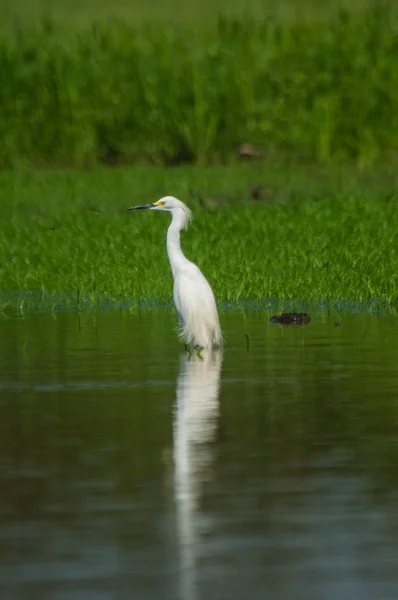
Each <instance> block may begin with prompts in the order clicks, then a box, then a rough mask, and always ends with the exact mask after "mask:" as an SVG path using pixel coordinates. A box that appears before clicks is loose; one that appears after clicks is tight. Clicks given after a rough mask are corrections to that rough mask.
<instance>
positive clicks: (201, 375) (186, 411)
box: [173, 351, 222, 600]
mask: <svg viewBox="0 0 398 600" xmlns="http://www.w3.org/2000/svg"><path fill="white" fill-rule="evenodd" d="M221 362H222V355H221V352H220V351H216V352H207V351H203V352H202V358H200V357H198V356H192V357H191V358H188V357H187V356H184V357H183V358H182V361H181V370H180V375H179V378H178V381H177V401H176V406H175V413H174V435H173V447H174V468H175V476H174V485H175V499H176V511H177V527H178V542H179V548H180V560H181V598H182V599H184V600H194V598H195V597H196V590H195V587H196V583H195V567H196V549H197V548H196V546H197V543H198V532H197V528H198V518H199V496H200V491H201V487H202V484H203V483H204V482H205V481H206V479H207V478H208V476H209V469H210V467H211V462H212V448H211V446H210V444H211V442H212V441H213V440H214V437H215V434H216V429H217V417H218V408H219V407H218V393H219V381H220V370H221Z"/></svg>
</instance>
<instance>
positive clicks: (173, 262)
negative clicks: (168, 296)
mask: <svg viewBox="0 0 398 600" xmlns="http://www.w3.org/2000/svg"><path fill="white" fill-rule="evenodd" d="M144 208H148V209H150V210H162V211H167V212H170V213H171V217H172V219H171V224H170V227H169V228H168V230H167V238H166V246H167V255H168V257H169V263H170V267H171V272H172V274H173V279H174V294H173V295H174V304H175V307H176V310H177V313H178V320H179V323H180V327H181V331H180V339H181V340H182V341H184V342H185V344H186V345H187V346H188V347H192V346H199V347H200V348H218V347H220V346H221V345H222V334H221V329H220V324H219V320H218V312H217V306H216V301H215V299H214V294H213V290H212V289H211V287H210V285H209V283H208V281H207V280H206V278H205V277H204V275H203V274H202V272H201V271H200V269H199V268H198V267H197V266H196V265H195V264H194V263H192V262H191V261H189V260H188V259H187V258H185V256H184V254H183V253H182V250H181V246H180V231H181V229H187V228H188V223H189V221H190V220H191V217H192V213H191V211H190V210H189V208H188V207H187V206H185V204H184V203H183V202H181V201H180V200H177V198H174V197H173V196H165V197H164V198H161V199H160V200H158V201H157V202H154V203H153V204H144V205H142V206H132V207H131V208H128V209H127V210H141V209H144Z"/></svg>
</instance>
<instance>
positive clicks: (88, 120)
mask: <svg viewBox="0 0 398 600" xmlns="http://www.w3.org/2000/svg"><path fill="white" fill-rule="evenodd" d="M397 33H398V24H397V20H396V18H395V17H393V15H392V13H391V12H390V11H389V9H388V8H378V9H373V10H369V11H365V12H358V13H352V14H351V13H347V12H342V13H340V14H339V15H335V17H333V18H331V19H329V20H327V21H325V22H320V23H309V24H308V23H304V24H303V23H295V22H284V23H277V22H274V21H272V20H264V19H263V20H258V19H250V18H248V17H247V16H246V17H242V18H240V19H225V18H222V19H220V20H218V21H217V24H216V25H215V26H214V27H213V28H210V29H207V28H206V27H204V26H203V27H192V26H191V27H189V26H182V25H181V26H174V25H173V26H171V25H170V26H164V25H163V24H161V23H156V22H154V23H152V22H151V23H148V24H146V25H140V26H139V27H137V26H132V25H127V24H121V23H119V24H116V23H103V24H99V25H96V26H93V27H92V28H89V29H85V30H83V31H77V32H75V31H70V32H68V33H66V34H65V35H61V34H60V33H59V31H58V30H57V29H56V28H54V27H53V26H52V25H51V24H50V23H48V22H45V23H44V24H43V25H42V26H41V27H37V28H35V27H33V26H29V27H28V28H27V29H18V28H16V29H13V31H12V33H11V32H10V35H8V36H6V37H4V38H3V39H2V40H1V41H0V137H1V141H2V142H1V144H0V168H1V167H3V168H10V167H12V168H15V167H20V166H23V165H25V164H30V165H34V166H39V167H42V166H48V167H60V166H70V165H74V166H93V165H97V164H100V163H118V164H126V163H128V164H130V163H138V162H139V163H150V164H167V165H170V164H180V163H183V162H193V163H198V164H207V163H224V162H228V161H230V160H231V157H232V156H234V155H235V153H236V150H237V148H238V146H239V145H240V144H241V143H243V142H250V143H253V144H255V145H256V146H258V147H260V148H261V149H262V151H263V153H264V156H265V160H267V159H268V157H269V156H270V155H273V154H279V155H283V156H289V157H290V156H292V157H294V159H295V160H298V159H302V160H306V161H307V162H308V161H314V162H317V163H320V164H339V163H342V162H344V161H347V160H354V161H355V162H356V163H357V164H358V165H359V166H360V167H361V168H367V167H368V166H369V165H372V164H376V163H377V161H381V160H383V161H391V162H392V163H393V162H394V161H395V160H396V156H397V154H398V111H397V102H396V98H397V90H398V35H397Z"/></svg>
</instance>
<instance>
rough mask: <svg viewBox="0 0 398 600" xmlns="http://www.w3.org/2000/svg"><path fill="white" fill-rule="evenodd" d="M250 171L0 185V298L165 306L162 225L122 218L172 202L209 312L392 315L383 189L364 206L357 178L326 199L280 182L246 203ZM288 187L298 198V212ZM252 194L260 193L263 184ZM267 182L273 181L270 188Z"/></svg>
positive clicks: (393, 241) (392, 216)
mask: <svg viewBox="0 0 398 600" xmlns="http://www.w3.org/2000/svg"><path fill="white" fill-rule="evenodd" d="M253 169H254V167H245V168H243V167H242V170H241V172H240V174H239V179H238V175H237V174H236V173H235V176H233V175H232V173H233V172H234V171H232V170H229V169H222V168H208V169H205V168H203V169H201V170H200V169H185V170H184V169H171V170H166V171H165V170H162V169H150V168H136V169H120V170H119V169H115V170H112V171H109V170H102V171H94V172H92V173H76V172H63V173H62V172H61V173H56V172H55V173H51V172H50V173H44V174H37V173H36V174H29V173H28V172H27V173H25V174H19V175H16V174H15V175H12V174H8V175H5V174H3V176H2V178H1V186H0V189H1V197H0V210H1V212H2V215H3V221H2V228H1V232H0V248H1V255H2V260H1V264H0V289H1V290H2V291H38V292H40V293H43V294H45V295H46V294H48V295H51V294H53V295H55V297H56V296H58V297H60V296H62V294H67V295H68V294H73V295H74V297H75V298H92V299H94V300H95V299H96V298H98V297H99V296H101V297H105V298H111V299H118V300H124V299H129V300H131V301H133V302H134V301H136V302H137V301H148V300H153V299H157V300H160V301H162V302H169V301H171V297H172V296H171V290H172V281H171V275H170V272H169V266H168V263H167V257H166V252H165V231H166V228H167V226H168V223H169V217H168V216H167V215H164V214H155V213H152V212H149V211H148V212H147V213H137V214H135V213H126V212H125V210H124V209H125V208H127V207H128V206H131V205H134V204H140V203H142V202H148V201H150V200H154V199H157V198H158V197H160V196H161V195H164V194H165V193H174V194H176V195H178V196H180V197H181V198H182V199H183V200H185V201H187V202H188V203H189V204H190V206H191V207H192V208H193V209H194V214H195V220H194V221H193V223H192V226H191V227H190V230H189V232H188V233H186V234H184V235H183V241H182V243H183V248H184V250H185V252H186V254H187V256H188V257H189V258H191V259H192V260H194V261H195V262H197V263H198V264H199V265H200V267H201V268H202V269H203V271H204V273H205V274H206V276H207V277H208V279H209V280H210V281H211V283H212V285H213V287H214V290H215V293H216V295H217V298H218V300H219V301H220V302H222V301H228V300H230V301H236V300H242V299H254V300H263V299H265V298H269V297H275V298H281V299H288V298H300V299H302V300H303V301H308V302H313V301H318V300H325V299H326V300H329V301H339V300H341V299H348V300H355V301H363V302H366V301H369V300H381V301H382V302H383V303H384V304H385V305H386V306H387V305H388V304H394V303H396V300H397V295H398V293H397V290H398V281H397V278H398V276H397V273H398V254H397V252H396V248H397V235H398V234H397V231H398V211H397V195H395V196H394V194H393V193H392V192H393V191H394V187H393V185H392V184H391V185H390V193H388V194H387V189H384V190H382V191H380V192H379V193H377V192H376V190H375V189H374V190H373V194H372V196H370V194H369V193H367V192H366V191H364V188H365V186H364V185H362V184H363V183H364V182H362V183H361V177H359V178H358V180H357V181H349V182H346V183H345V184H344V186H342V187H339V186H338V185H337V184H336V185H335V187H334V191H329V192H328V193H327V192H326V190H324V189H323V188H322V186H321V187H319V184H318V185H315V187H312V189H311V187H310V185H309V181H311V180H312V179H311V178H309V179H307V180H304V179H302V181H301V182H300V183H298V180H295V179H294V177H293V175H294V174H293V173H291V180H290V183H287V184H285V187H283V186H282V185H281V186H280V187H279V196H276V195H275V196H274V197H268V198H265V199H264V201H263V202H258V201H255V200H253V199H251V192H250V190H251V188H250V185H249V182H253V181H256V183H257V181H258V180H254V179H253ZM230 175H231V176H230ZM234 177H235V179H234ZM293 180H294V181H296V185H300V186H303V189H302V190H301V201H300V202H299V201H297V200H296V199H297V198H298V197H299V194H298V190H297V189H295V188H294V186H293V183H292V181H293ZM288 181H289V179H288ZM239 182H240V183H239ZM262 182H263V184H264V186H265V189H267V186H269V185H270V184H271V182H270V181H269V182H267V180H263V181H262ZM276 182H277V174H275V179H274V185H275V187H278V186H277V184H276ZM238 184H239V185H238ZM292 186H293V187H292ZM395 186H396V182H395ZM209 189H212V190H213V195H210V194H209ZM361 189H362V191H361ZM370 189H371V186H370ZM304 190H305V194H306V195H307V200H304V199H303V197H304Z"/></svg>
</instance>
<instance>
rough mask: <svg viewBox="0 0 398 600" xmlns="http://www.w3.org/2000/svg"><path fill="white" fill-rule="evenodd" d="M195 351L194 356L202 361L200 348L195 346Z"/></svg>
mask: <svg viewBox="0 0 398 600" xmlns="http://www.w3.org/2000/svg"><path fill="white" fill-rule="evenodd" d="M195 350H196V356H197V357H198V358H200V359H201V360H203V356H202V355H201V352H202V350H203V348H202V346H195Z"/></svg>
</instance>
